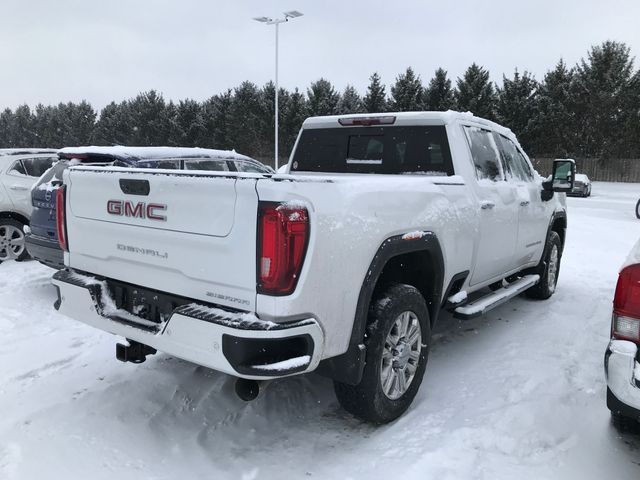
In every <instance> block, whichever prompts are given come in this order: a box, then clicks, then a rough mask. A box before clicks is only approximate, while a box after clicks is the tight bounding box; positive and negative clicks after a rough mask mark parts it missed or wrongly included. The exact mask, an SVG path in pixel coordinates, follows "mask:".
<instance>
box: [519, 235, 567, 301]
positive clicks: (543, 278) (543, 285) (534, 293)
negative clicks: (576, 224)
mask: <svg viewBox="0 0 640 480" xmlns="http://www.w3.org/2000/svg"><path fill="white" fill-rule="evenodd" d="M554 248H555V255H556V264H555V265H556V266H555V273H554V274H553V275H550V273H551V270H552V269H553V266H552V265H553V263H552V259H551V257H552V255H553V254H554V253H553V252H554ZM561 259H562V241H561V240H560V235H558V233H557V232H554V231H551V232H550V233H549V237H548V238H547V243H546V245H545V246H544V252H543V253H542V259H541V260H540V263H539V264H538V266H537V267H536V268H535V271H534V273H536V274H538V275H540V281H539V282H538V283H537V284H536V285H534V286H533V287H531V288H530V289H529V290H527V292H526V293H527V296H528V297H529V298H535V299H536V300H546V299H547V298H549V297H551V295H553V294H554V292H555V291H556V284H557V283H558V275H559V274H560V260H561Z"/></svg>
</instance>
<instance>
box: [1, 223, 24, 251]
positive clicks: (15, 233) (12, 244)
mask: <svg viewBox="0 0 640 480" xmlns="http://www.w3.org/2000/svg"><path fill="white" fill-rule="evenodd" d="M23 228H24V225H23V224H22V223H20V222H18V221H17V220H14V219H12V218H0V262H4V261H7V260H17V261H21V260H24V259H26V258H27V257H28V253H27V249H26V246H25V240H24V231H23Z"/></svg>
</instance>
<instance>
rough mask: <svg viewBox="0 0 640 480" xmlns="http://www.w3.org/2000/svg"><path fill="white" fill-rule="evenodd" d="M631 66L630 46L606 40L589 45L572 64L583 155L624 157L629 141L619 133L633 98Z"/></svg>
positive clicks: (627, 118)
mask: <svg viewBox="0 0 640 480" xmlns="http://www.w3.org/2000/svg"><path fill="white" fill-rule="evenodd" d="M633 85H634V68H633V59H632V58H631V56H630V49H629V47H628V46H627V45H625V44H624V43H620V42H613V41H606V42H604V43H603V44H602V45H597V46H594V47H592V48H591V51H590V52H589V54H588V58H587V59H586V60H585V59H582V60H581V61H580V63H579V64H578V65H577V67H576V76H575V100H576V115H577V119H578V124H577V128H578V131H579V132H580V133H581V141H580V146H581V147H582V148H581V150H582V151H583V153H585V154H586V155H587V156H592V157H597V158H611V157H620V156H624V155H625V153H627V151H628V150H629V142H628V140H627V139H625V138H624V137H623V136H622V135H620V127H621V125H627V124H628V123H629V115H630V113H631V111H630V109H629V108H628V107H629V104H630V103H633V101H634V93H635V92H634V89H633Z"/></svg>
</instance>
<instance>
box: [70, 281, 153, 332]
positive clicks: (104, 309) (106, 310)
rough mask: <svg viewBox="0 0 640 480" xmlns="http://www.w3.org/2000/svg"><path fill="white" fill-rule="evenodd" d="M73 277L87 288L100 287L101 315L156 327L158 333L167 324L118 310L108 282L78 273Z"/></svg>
mask: <svg viewBox="0 0 640 480" xmlns="http://www.w3.org/2000/svg"><path fill="white" fill-rule="evenodd" d="M71 277H72V278H73V279H74V280H76V281H79V282H81V283H82V284H83V285H85V286H87V287H88V286H91V285H93V286H97V287H100V305H99V307H100V312H99V313H100V314H102V315H104V316H106V317H118V318H122V319H123V320H127V321H129V322H133V323H137V324H139V325H143V326H145V327H154V328H155V327H157V328H158V329H159V330H158V331H161V329H162V325H164V323H165V322H163V323H162V324H158V323H156V322H152V321H150V320H147V319H145V318H141V317H138V316H137V315H133V314H132V313H129V312H128V311H126V310H123V309H121V308H118V307H117V306H116V302H115V300H114V299H113V297H112V296H111V292H110V291H109V286H108V285H107V282H105V281H104V280H98V279H97V278H95V277H90V276H88V275H82V274H80V273H77V272H73V273H72V274H71Z"/></svg>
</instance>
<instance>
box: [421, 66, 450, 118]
mask: <svg viewBox="0 0 640 480" xmlns="http://www.w3.org/2000/svg"><path fill="white" fill-rule="evenodd" d="M453 93H454V92H453V88H451V80H449V79H448V78H447V71H446V70H444V69H442V68H438V69H437V70H436V72H435V75H434V77H433V78H432V79H431V80H430V81H429V86H428V87H427V88H426V90H425V93H424V109H425V110H431V111H436V112H444V111H447V110H451V109H453V108H455V103H456V102H455V99H454V96H453Z"/></svg>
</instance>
